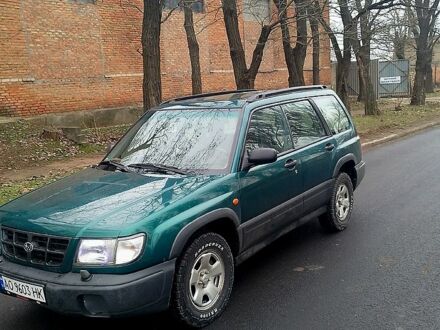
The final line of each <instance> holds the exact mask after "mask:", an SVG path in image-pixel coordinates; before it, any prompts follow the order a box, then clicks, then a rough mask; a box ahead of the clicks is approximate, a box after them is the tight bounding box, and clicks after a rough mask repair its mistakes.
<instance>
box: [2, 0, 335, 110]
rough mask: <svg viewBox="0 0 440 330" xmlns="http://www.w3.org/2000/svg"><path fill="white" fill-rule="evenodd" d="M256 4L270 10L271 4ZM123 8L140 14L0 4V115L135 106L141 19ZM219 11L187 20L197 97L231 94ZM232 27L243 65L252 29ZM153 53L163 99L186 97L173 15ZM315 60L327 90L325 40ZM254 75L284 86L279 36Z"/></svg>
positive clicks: (60, 4) (23, 1)
mask: <svg viewBox="0 0 440 330" xmlns="http://www.w3.org/2000/svg"><path fill="white" fill-rule="evenodd" d="M245 1H246V0H245ZM247 1H248V0H247ZM259 1H260V0H259ZM261 1H262V2H263V3H265V4H266V5H267V6H269V8H270V7H273V4H272V1H269V0H261ZM130 4H131V5H132V4H135V5H137V6H138V8H139V9H141V8H142V1H141V0H44V1H41V0H2V1H1V2H0V116H32V115H38V114H43V113H53V112H65V111H77V110H88V109H102V108H113V107H124V106H136V105H140V104H141V102H142V59H141V55H140V50H141V44H140V34H141V24H142V14H141V12H140V11H139V10H138V9H137V8H135V7H134V6H130ZM219 4H220V0H208V1H205V4H204V8H203V10H202V12H201V13H196V14H195V15H196V16H195V20H196V21H197V31H198V32H199V33H198V40H199V43H200V57H201V68H202V80H203V89H204V91H213V90H222V89H234V88H235V84H234V78H233V73H232V66H231V60H230V57H229V48H228V42H227V38H226V33H225V28H224V23H223V20H222V17H221V10H218V8H219ZM268 10H270V9H268ZM164 13H165V14H167V13H168V11H166V10H165V12H164ZM240 24H241V30H242V31H243V35H242V38H243V40H244V45H245V49H246V55H247V56H248V57H249V58H250V57H251V56H252V50H253V48H254V46H255V42H256V40H257V37H258V34H259V26H260V25H259V23H258V22H257V20H256V19H253V18H252V17H250V15H246V14H245V15H241V16H240ZM292 35H295V34H294V33H292ZM161 46H162V79H163V96H164V98H165V99H166V98H170V97H173V96H177V95H183V94H190V93H191V82H190V79H191V72H190V63H189V57H188V50H187V44H186V36H185V32H184V28H183V13H182V12H181V11H179V10H176V11H175V12H173V14H172V15H171V16H170V18H169V19H168V20H167V21H166V22H165V23H164V24H163V27H162V39H161ZM310 53H311V46H310V47H309V55H308V58H307V61H306V66H305V69H306V71H305V76H306V80H307V81H308V82H311V76H312V74H311V62H312V61H311V54H310ZM320 59H321V83H324V84H329V83H330V48H329V41H328V39H327V38H325V36H323V39H321V57H320ZM260 71H261V72H260V73H259V74H258V77H257V81H256V86H257V88H264V89H269V88H280V87H286V86H287V70H286V66H285V62H284V53H283V50H282V44H281V33H280V31H279V30H277V31H275V32H274V33H273V34H272V37H271V40H270V41H269V43H268V45H267V48H266V50H265V53H264V60H263V63H262V66H261V68H260Z"/></svg>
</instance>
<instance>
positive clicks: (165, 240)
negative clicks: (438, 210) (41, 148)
mask: <svg viewBox="0 0 440 330" xmlns="http://www.w3.org/2000/svg"><path fill="white" fill-rule="evenodd" d="M364 173H365V164H364V162H363V161H362V154H361V145H360V141H359V137H358V135H357V132H356V129H355V127H354V124H353V122H352V120H351V118H350V116H349V114H348V112H347V110H346V109H345V107H344V105H343V104H342V103H341V101H340V100H339V99H338V97H337V96H336V94H335V93H334V92H333V91H331V90H329V89H327V88H326V87H325V86H309V87H300V88H290V89H285V90H276V91H254V90H244V91H232V92H221V93H210V94H203V95H196V96H191V97H183V98H178V99H174V100H171V101H168V102H165V103H163V104H161V105H160V106H158V107H157V108H154V109H151V110H150V111H148V112H147V113H146V114H145V115H144V116H143V117H142V118H141V119H140V120H139V121H138V122H137V123H136V124H135V125H134V126H133V127H132V128H131V129H130V130H129V131H128V132H127V133H126V134H125V136H123V137H122V138H121V140H120V141H119V142H118V143H117V144H116V145H115V146H114V147H113V148H112V150H111V151H110V152H109V153H108V154H107V156H106V157H105V158H104V160H103V161H102V162H101V163H100V164H98V165H96V166H94V167H91V168H88V169H85V170H83V171H81V172H79V173H77V174H74V175H71V176H69V177H67V178H64V179H62V180H59V181H57V182H55V183H52V184H49V185H47V186H45V187H43V188H40V189H38V190H36V191H33V192H31V193H28V194H26V195H24V196H22V197H20V198H18V199H16V200H14V201H12V202H10V203H8V204H6V205H3V206H2V207H0V226H1V252H0V292H2V293H5V294H8V295H11V296H18V297H20V298H25V299H28V300H30V301H34V302H36V303H38V304H40V305H41V306H44V307H47V308H49V309H52V310H54V311H57V312H61V313H69V314H81V315H85V316H91V317H113V316H122V315H131V314H139V313H152V312H158V311H162V310H166V309H168V308H170V309H171V310H172V312H173V313H174V314H175V315H176V316H177V318H178V319H180V320H181V321H182V322H184V323H186V324H188V325H190V326H194V327H202V326H205V325H207V324H209V323H210V322H212V321H213V320H214V319H216V318H217V317H219V315H220V314H221V313H222V312H223V311H224V309H225V307H226V305H227V303H228V300H229V297H230V295H231V291H232V286H233V282H234V269H235V266H236V265H237V264H239V263H240V262H242V261H243V260H245V259H246V258H248V257H250V256H252V255H253V254H255V253H256V252H257V251H259V250H260V249H262V248H264V247H265V246H266V245H268V244H269V243H270V242H272V241H274V240H275V239H277V238H278V237H280V236H281V235H283V234H285V233H287V232H288V231H290V230H292V229H293V228H295V227H297V226H299V225H301V224H302V223H304V222H306V221H308V220H310V219H314V218H319V221H320V223H321V224H322V225H323V227H324V228H325V229H327V230H330V231H341V230H344V229H345V228H346V227H347V225H348V222H349V220H350V216H351V212H352V209H353V190H354V189H355V188H356V187H357V186H358V185H359V183H360V182H361V180H362V178H363V177H364Z"/></svg>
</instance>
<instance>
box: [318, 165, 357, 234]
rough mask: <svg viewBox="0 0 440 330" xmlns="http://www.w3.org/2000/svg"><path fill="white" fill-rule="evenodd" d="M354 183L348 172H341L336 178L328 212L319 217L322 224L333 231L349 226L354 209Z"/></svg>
mask: <svg viewBox="0 0 440 330" xmlns="http://www.w3.org/2000/svg"><path fill="white" fill-rule="evenodd" d="M353 202H354V199H353V183H352V182H351V178H350V176H349V175H348V174H347V173H340V174H339V175H338V177H337V178H336V180H335V185H334V187H333V191H332V196H331V199H330V201H329V204H328V206H327V213H325V214H323V215H321V216H320V217H319V222H320V224H321V226H322V227H323V228H324V229H326V230H328V231H332V232H338V231H342V230H344V229H345V228H347V226H348V223H349V222H350V218H351V212H352V211H353Z"/></svg>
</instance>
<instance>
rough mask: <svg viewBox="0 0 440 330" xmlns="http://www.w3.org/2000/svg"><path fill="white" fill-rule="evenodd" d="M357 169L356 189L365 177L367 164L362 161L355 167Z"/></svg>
mask: <svg viewBox="0 0 440 330" xmlns="http://www.w3.org/2000/svg"><path fill="white" fill-rule="evenodd" d="M355 169H356V187H355V188H357V187H358V186H359V184H360V183H361V181H362V180H363V178H364V176H365V162H364V161H363V160H361V161H360V162H359V164H357V165H356V166H355Z"/></svg>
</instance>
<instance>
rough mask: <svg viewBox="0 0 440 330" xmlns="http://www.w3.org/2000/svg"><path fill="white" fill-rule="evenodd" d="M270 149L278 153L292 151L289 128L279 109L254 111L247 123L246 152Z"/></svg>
mask: <svg viewBox="0 0 440 330" xmlns="http://www.w3.org/2000/svg"><path fill="white" fill-rule="evenodd" d="M257 148H272V149H275V150H276V151H277V152H278V153H282V152H284V151H287V150H290V149H293V145H292V139H291V137H290V132H289V128H288V127H287V123H286V122H285V120H284V116H283V112H282V110H281V109H280V108H279V107H273V108H265V109H259V110H256V111H255V112H254V113H253V114H252V118H251V120H250V122H249V130H248V133H247V136H246V150H247V151H248V152H250V151H252V150H254V149H257Z"/></svg>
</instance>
